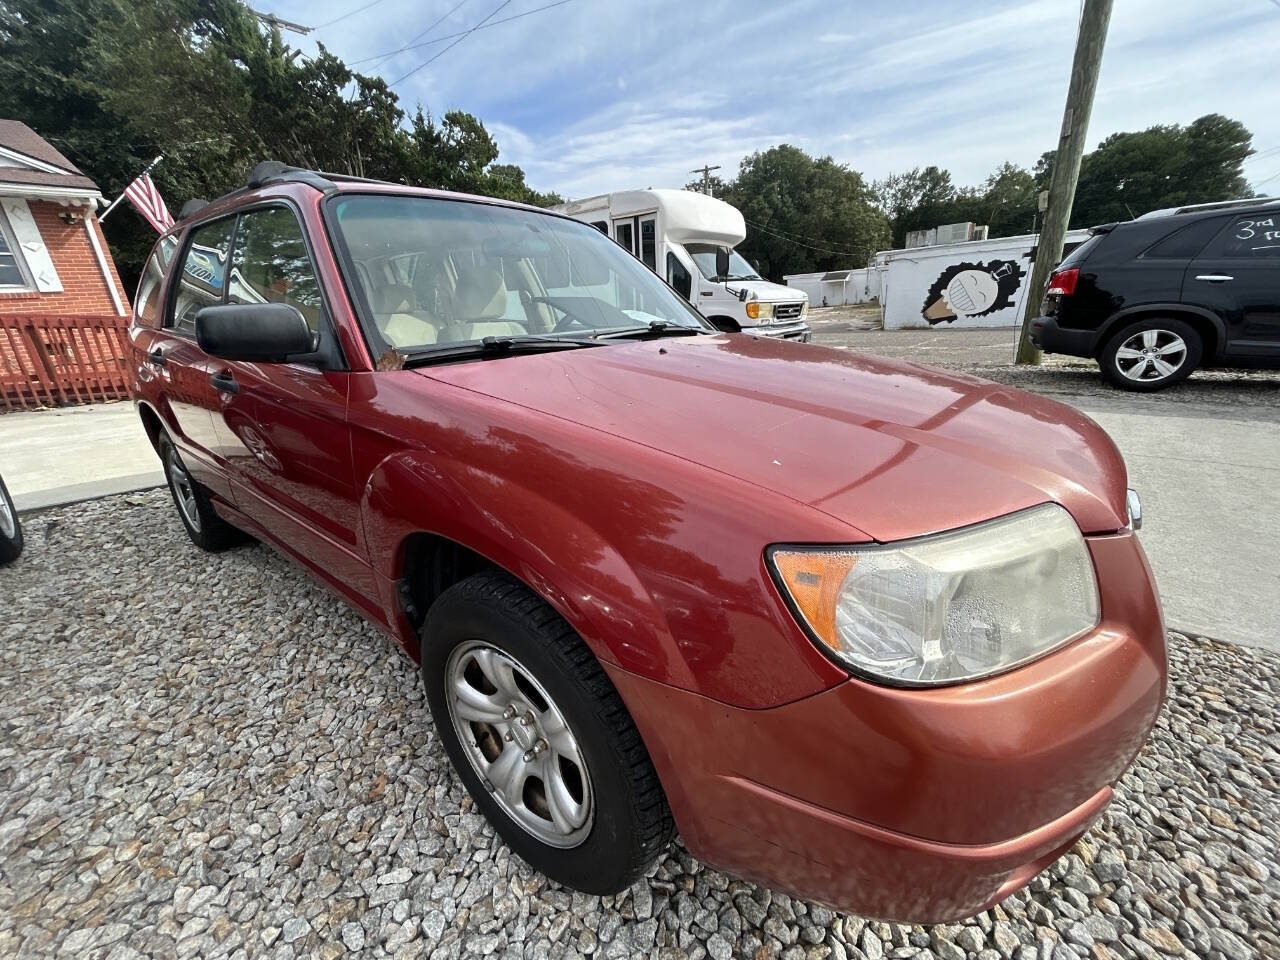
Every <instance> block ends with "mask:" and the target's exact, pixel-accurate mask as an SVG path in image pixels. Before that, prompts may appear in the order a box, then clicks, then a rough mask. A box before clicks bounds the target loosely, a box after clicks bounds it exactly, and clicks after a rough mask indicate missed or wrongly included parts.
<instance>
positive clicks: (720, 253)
mask: <svg viewBox="0 0 1280 960" xmlns="http://www.w3.org/2000/svg"><path fill="white" fill-rule="evenodd" d="M716 276H717V277H720V278H721V279H723V278H725V277H728V276H729V248H728V247H716Z"/></svg>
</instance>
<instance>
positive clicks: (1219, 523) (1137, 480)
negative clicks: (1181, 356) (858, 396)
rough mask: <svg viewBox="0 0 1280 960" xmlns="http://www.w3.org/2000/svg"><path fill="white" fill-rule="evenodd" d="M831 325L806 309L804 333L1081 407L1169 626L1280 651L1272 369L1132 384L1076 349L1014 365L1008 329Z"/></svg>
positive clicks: (1279, 489)
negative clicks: (1136, 522) (1152, 386)
mask: <svg viewBox="0 0 1280 960" xmlns="http://www.w3.org/2000/svg"><path fill="white" fill-rule="evenodd" d="M844 326H845V324H844V323H843V322H833V323H831V324H829V325H828V324H824V323H822V322H821V321H819V322H818V323H815V324H814V327H815V339H816V340H817V342H819V343H824V344H826V345H828V346H837V347H845V348H848V349H853V350H860V351H863V352H867V353H874V354H878V355H882V356H893V357H898V358H902V359H907V360H913V361H917V362H920V363H929V364H933V365H936V366H943V367H950V368H952V369H958V370H965V371H967V372H970V373H974V374H976V375H977V376H981V377H987V378H989V379H992V380H997V381H1000V382H1002V383H1008V384H1010V385H1013V386H1017V387H1019V388H1021V389H1024V390H1031V391H1034V392H1036V393H1040V394H1044V395H1046V396H1050V397H1052V398H1053V399H1055V400H1059V401H1061V402H1063V403H1069V404H1071V405H1072V406H1074V407H1076V408H1078V409H1079V410H1082V411H1083V412H1084V413H1087V414H1088V415H1089V416H1090V417H1092V418H1093V419H1094V420H1096V421H1097V422H1098V423H1099V424H1101V426H1102V427H1103V429H1105V430H1106V431H1107V432H1108V433H1109V434H1111V436H1112V438H1113V439H1114V440H1115V441H1116V445H1117V446H1118V447H1119V448H1120V451H1121V453H1123V454H1124V458H1125V462H1126V463H1127V464H1128V467H1129V476H1130V485H1131V486H1133V487H1134V488H1135V489H1136V490H1137V491H1138V492H1139V494H1140V495H1141V497H1142V503H1143V508H1144V511H1145V514H1146V522H1145V524H1144V526H1143V528H1142V534H1141V539H1142V544H1143V546H1144V547H1145V548H1146V551H1147V555H1148V557H1149V558H1150V560H1151V566H1152V568H1153V569H1154V570H1155V574H1156V582H1157V584H1158V586H1159V588H1160V595H1161V599H1162V600H1163V602H1164V610H1165V618H1166V619H1167V620H1168V622H1169V625H1170V626H1171V627H1174V628H1175V629H1178V630H1185V631H1188V632H1191V633H1198V634H1202V635H1204V636H1210V637H1215V638H1217V639H1220V640H1228V641H1232V642H1235V643H1246V644H1250V645H1252V646H1258V647H1263V648H1266V649H1268V650H1275V651H1280V372H1275V371H1269V372H1262V371H1249V372H1245V371H1226V370H1223V371H1199V372H1197V373H1196V374H1194V375H1193V376H1192V377H1191V379H1190V380H1188V381H1186V382H1185V383H1183V384H1180V385H1179V386H1177V387H1173V388H1170V389H1169V390H1166V391H1163V392H1161V393H1158V394H1150V395H1140V394H1132V393H1125V392H1124V391H1120V390H1116V389H1114V388H1112V387H1111V386H1109V385H1108V384H1106V383H1105V382H1104V381H1103V380H1102V377H1101V376H1100V375H1099V373H1098V370H1097V366H1096V365H1095V364H1092V363H1087V362H1085V361H1081V360H1076V359H1075V358H1061V357H1046V358H1045V359H1046V364H1045V365H1044V366H1042V367H1019V368H1015V367H1013V366H1012V365H1011V362H1010V358H1011V357H1012V356H1013V348H1014V344H1015V343H1016V341H1017V334H1016V331H1014V330H1010V329H1000V330H948V329H937V328H935V329H931V330H895V331H870V332H867V331H857V330H849V329H833V328H836V327H844Z"/></svg>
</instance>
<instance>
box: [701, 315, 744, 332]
mask: <svg viewBox="0 0 1280 960" xmlns="http://www.w3.org/2000/svg"><path fill="white" fill-rule="evenodd" d="M706 320H707V323H709V324H711V325H712V326H713V327H715V328H716V329H717V330H719V331H720V332H721V333H741V332H742V324H741V323H739V322H738V321H737V320H735V319H733V317H729V316H725V315H724V314H723V313H717V314H716V315H715V316H711V317H707V318H706Z"/></svg>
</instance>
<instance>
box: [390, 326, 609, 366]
mask: <svg viewBox="0 0 1280 960" xmlns="http://www.w3.org/2000/svg"><path fill="white" fill-rule="evenodd" d="M599 346H604V344H600V343H596V342H595V341H594V340H583V339H580V338H578V337H541V336H538V335H536V334H531V333H525V334H510V335H507V336H500V337H484V338H483V339H481V340H473V341H471V342H469V343H458V344H450V345H446V346H440V347H435V348H426V349H423V350H406V351H401V355H402V356H403V357H404V365H405V366H406V367H409V366H422V365H425V364H429V363H447V362H448V361H450V360H460V359H465V358H466V357H477V356H481V357H482V356H502V355H504V354H510V353H539V352H542V351H544V350H560V349H573V348H575V347H599Z"/></svg>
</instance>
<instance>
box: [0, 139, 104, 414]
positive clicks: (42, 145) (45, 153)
mask: <svg viewBox="0 0 1280 960" xmlns="http://www.w3.org/2000/svg"><path fill="white" fill-rule="evenodd" d="M102 202H103V197H102V193H101V191H99V189H98V186H97V184H95V183H94V182H93V181H92V180H90V179H89V178H88V177H86V176H85V175H84V174H83V173H82V172H81V171H80V170H79V169H77V168H76V166H75V164H73V163H72V162H71V161H70V160H68V159H67V158H66V157H64V156H63V155H62V154H61V153H59V152H58V151H57V150H56V149H55V148H54V147H53V146H52V145H51V144H50V143H49V142H48V141H46V140H44V139H43V138H41V137H40V136H39V135H38V134H37V133H36V132H35V131H34V130H32V129H31V128H30V127H28V126H27V125H26V124H25V123H21V122H19V121H17V120H3V119H0V410H3V409H4V408H5V407H6V406H13V405H15V401H17V400H23V403H22V404H21V405H26V401H25V399H24V397H23V395H30V398H31V399H35V400H36V401H37V402H46V403H66V402H83V399H84V398H85V395H86V391H87V394H88V399H104V398H106V397H107V396H109V395H118V394H119V391H116V390H114V389H108V388H107V387H108V385H106V384H105V381H104V378H103V372H104V371H103V370H101V369H99V370H97V371H96V373H97V379H96V380H94V381H93V382H92V383H91V384H90V383H89V382H88V381H87V380H85V381H84V382H82V383H77V382H75V381H76V379H77V377H78V376H79V374H78V373H77V370H78V369H80V368H83V369H81V370H80V373H88V372H93V371H91V368H95V367H96V368H102V367H111V366H112V365H113V364H117V363H118V360H119V357H120V356H121V353H120V350H119V349H118V347H117V344H118V343H119V342H120V331H121V330H122V329H123V325H124V323H125V317H126V316H127V314H128V309H129V305H128V298H127V297H126V296H125V292H124V287H123V285H122V284H121V283H120V277H119V275H118V274H117V273H116V268H115V264H114V263H113V262H112V260H111V253H110V251H109V250H108V249H107V242H106V239H105V238H104V237H103V234H102V228H101V227H100V226H99V224H98V216H97V210H98V208H99V205H100V204H101V203H102ZM80 379H81V380H84V378H83V377H80ZM80 388H84V389H80Z"/></svg>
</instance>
